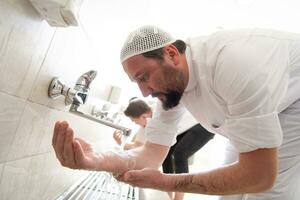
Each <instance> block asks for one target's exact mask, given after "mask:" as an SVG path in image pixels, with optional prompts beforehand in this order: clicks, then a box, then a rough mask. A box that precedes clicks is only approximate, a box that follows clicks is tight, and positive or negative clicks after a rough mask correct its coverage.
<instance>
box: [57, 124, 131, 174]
mask: <svg viewBox="0 0 300 200" xmlns="http://www.w3.org/2000/svg"><path fill="white" fill-rule="evenodd" d="M52 145H53V148H54V150H55V154H56V157H57V158H58V160H59V162H60V163H61V165H62V166H65V167H69V168H71V169H86V170H97V171H108V172H113V173H119V174H120V173H124V172H126V171H128V170H131V169H133V168H134V166H135V161H134V159H132V158H130V156H129V155H128V154H127V153H125V152H105V153H96V152H94V150H93V148H92V146H91V145H90V144H89V143H87V142H86V141H84V140H82V139H80V138H75V137H74V131H73V130H72V128H70V127H69V124H68V123H67V122H56V124H55V127H54V133H53V138H52Z"/></svg>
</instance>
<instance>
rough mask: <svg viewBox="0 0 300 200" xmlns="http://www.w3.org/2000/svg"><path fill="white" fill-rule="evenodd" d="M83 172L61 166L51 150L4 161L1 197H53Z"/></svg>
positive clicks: (19, 198) (83, 172)
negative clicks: (11, 160)
mask: <svg viewBox="0 0 300 200" xmlns="http://www.w3.org/2000/svg"><path fill="white" fill-rule="evenodd" d="M86 173H87V172H86V171H79V170H71V169H67V168H64V167H61V166H60V165H59V163H58V162H57V160H56V158H55V155H54V154H53V153H47V154H42V155H38V156H33V157H29V158H25V159H21V160H17V161H13V162H7V163H5V165H4V168H3V175H2V179H1V182H0V191H1V192H0V199H3V200H9V199H14V200H24V199H30V200H41V199H54V198H55V197H57V196H58V195H60V194H61V193H63V192H64V191H65V190H66V189H67V188H68V187H70V186H71V185H72V184H73V183H74V182H76V180H77V179H78V178H80V177H81V176H82V175H85V174H86Z"/></svg>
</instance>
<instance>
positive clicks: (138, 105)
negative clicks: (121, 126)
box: [124, 98, 152, 118]
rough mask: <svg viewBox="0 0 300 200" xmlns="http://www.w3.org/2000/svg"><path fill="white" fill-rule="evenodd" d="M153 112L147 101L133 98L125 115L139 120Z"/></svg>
mask: <svg viewBox="0 0 300 200" xmlns="http://www.w3.org/2000/svg"><path fill="white" fill-rule="evenodd" d="M151 111H152V109H151V108H150V106H149V105H148V104H147V103H146V102H145V101H143V100H141V99H138V98H131V99H130V100H129V104H128V106H127V108H126V109H125V111H124V114H125V115H126V116H127V117H133V118H137V117H140V116H141V115H142V114H145V113H149V112H151Z"/></svg>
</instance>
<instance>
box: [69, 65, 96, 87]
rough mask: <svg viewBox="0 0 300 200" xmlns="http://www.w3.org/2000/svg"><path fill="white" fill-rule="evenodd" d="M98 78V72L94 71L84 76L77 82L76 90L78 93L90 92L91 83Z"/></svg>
mask: <svg viewBox="0 0 300 200" xmlns="http://www.w3.org/2000/svg"><path fill="white" fill-rule="evenodd" d="M96 76H97V71H94V70H91V71H88V72H86V73H84V74H82V75H81V76H80V77H79V78H78V80H77V81H76V85H75V88H74V89H75V90H78V91H84V92H86V91H88V90H89V88H90V84H91V82H92V81H93V80H94V79H95V77H96Z"/></svg>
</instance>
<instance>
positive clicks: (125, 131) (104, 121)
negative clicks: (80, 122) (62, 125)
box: [69, 104, 131, 137]
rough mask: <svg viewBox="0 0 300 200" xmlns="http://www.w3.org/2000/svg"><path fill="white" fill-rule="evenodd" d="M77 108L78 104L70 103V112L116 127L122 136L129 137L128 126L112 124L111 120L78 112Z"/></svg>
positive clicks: (129, 130)
mask: <svg viewBox="0 0 300 200" xmlns="http://www.w3.org/2000/svg"><path fill="white" fill-rule="evenodd" d="M78 108H79V105H77V104H72V105H71V107H70V110H69V111H70V112H71V113H73V114H75V115H78V116H80V117H83V118H86V119H89V120H92V121H94V122H97V123H100V124H103V125H105V126H109V127H111V128H114V129H118V130H120V131H122V132H123V136H124V137H129V136H130V134H131V129H130V128H126V127H124V126H120V125H118V124H114V123H112V122H110V121H107V120H103V119H99V118H95V117H93V116H92V115H89V114H85V113H83V112H80V111H79V110H78Z"/></svg>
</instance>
